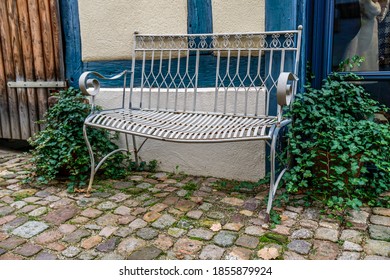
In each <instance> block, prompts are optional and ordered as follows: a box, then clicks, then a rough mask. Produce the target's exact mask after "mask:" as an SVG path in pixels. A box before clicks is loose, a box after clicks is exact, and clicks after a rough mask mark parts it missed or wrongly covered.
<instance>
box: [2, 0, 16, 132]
mask: <svg viewBox="0 0 390 280" xmlns="http://www.w3.org/2000/svg"><path fill="white" fill-rule="evenodd" d="M6 4H7V3H6V2H5V1H0V18H1V20H0V34H1V44H2V49H3V61H4V73H5V77H6V80H7V81H14V80H15V68H14V62H13V52H12V45H11V34H10V26H9V23H8V14H7V5H6ZM7 93H8V108H9V114H10V117H11V118H10V127H11V138H12V139H21V134H20V124H19V110H18V97H17V93H16V90H15V89H13V88H7Z"/></svg>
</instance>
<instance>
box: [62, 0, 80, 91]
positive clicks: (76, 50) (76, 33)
mask: <svg viewBox="0 0 390 280" xmlns="http://www.w3.org/2000/svg"><path fill="white" fill-rule="evenodd" d="M59 4H60V10H61V25H62V29H63V30H65V32H64V37H63V38H64V48H65V50H64V59H65V64H66V68H65V71H66V78H67V79H68V84H69V85H70V86H72V87H77V86H78V78H79V77H80V75H81V73H82V72H83V62H82V59H81V38H80V24H79V10H78V0H67V1H60V3H59Z"/></svg>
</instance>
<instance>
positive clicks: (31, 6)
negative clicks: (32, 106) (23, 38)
mask: <svg viewBox="0 0 390 280" xmlns="http://www.w3.org/2000/svg"><path fill="white" fill-rule="evenodd" d="M28 10H29V15H30V28H31V40H32V49H33V54H34V70H35V80H36V81H44V80H45V79H46V75H45V63H44V58H43V43H42V36H41V23H40V16H39V6H38V0H29V1H28ZM37 97H38V104H39V106H38V112H39V119H40V120H42V119H43V116H44V114H45V112H46V110H47V98H48V94H47V90H46V89H38V90H37ZM41 129H42V127H41Z"/></svg>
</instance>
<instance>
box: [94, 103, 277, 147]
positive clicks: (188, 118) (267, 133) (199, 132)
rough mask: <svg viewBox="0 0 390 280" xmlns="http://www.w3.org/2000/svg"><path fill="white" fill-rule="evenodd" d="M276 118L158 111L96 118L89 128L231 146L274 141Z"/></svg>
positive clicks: (110, 113)
mask: <svg viewBox="0 0 390 280" xmlns="http://www.w3.org/2000/svg"><path fill="white" fill-rule="evenodd" d="M276 121H277V119H276V118H275V117H262V118H255V117H247V116H235V115H223V114H216V113H214V114H213V113H184V112H167V111H165V112H164V111H154V110H126V109H121V110H114V111H106V112H102V113H100V114H98V115H93V116H92V117H90V118H89V119H88V120H87V124H88V125H89V126H93V127H100V128H106V129H109V130H113V131H118V132H126V133H131V134H134V135H137V136H142V137H147V138H151V139H157V140H166V141H171V142H193V141H199V142H210V143H212V142H230V141H240V140H241V141H248V140H259V139H271V137H272V130H271V129H270V128H271V127H273V126H274V125H275V124H276Z"/></svg>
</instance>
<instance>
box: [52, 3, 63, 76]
mask: <svg viewBox="0 0 390 280" xmlns="http://www.w3.org/2000/svg"><path fill="white" fill-rule="evenodd" d="M50 11H51V27H52V35H53V48H54V61H55V75H56V78H57V81H63V80H64V79H65V67H64V58H63V51H64V50H63V47H62V34H61V23H60V11H59V3H58V0H50Z"/></svg>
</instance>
